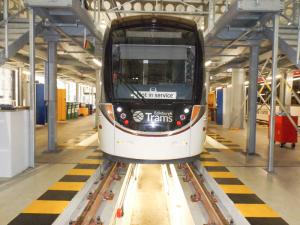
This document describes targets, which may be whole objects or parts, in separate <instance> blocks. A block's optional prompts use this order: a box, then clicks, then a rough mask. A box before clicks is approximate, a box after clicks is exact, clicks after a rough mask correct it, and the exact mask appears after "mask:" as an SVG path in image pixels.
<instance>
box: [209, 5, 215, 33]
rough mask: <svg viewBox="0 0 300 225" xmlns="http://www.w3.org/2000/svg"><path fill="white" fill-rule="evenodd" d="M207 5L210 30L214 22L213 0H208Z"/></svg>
mask: <svg viewBox="0 0 300 225" xmlns="http://www.w3.org/2000/svg"><path fill="white" fill-rule="evenodd" d="M208 7H209V9H208V31H210V30H211V29H212V28H213V27H214V24H215V1H214V0H209V5H208Z"/></svg>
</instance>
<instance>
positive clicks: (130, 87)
mask: <svg viewBox="0 0 300 225" xmlns="http://www.w3.org/2000/svg"><path fill="white" fill-rule="evenodd" d="M118 78H119V80H120V81H121V83H122V84H124V85H125V86H126V87H127V88H128V90H130V91H131V93H132V94H133V95H134V96H135V97H136V98H137V99H139V100H141V101H142V102H144V103H147V101H146V99H145V97H144V96H143V95H142V94H141V92H140V91H139V90H137V89H136V88H135V87H134V86H132V85H129V84H128V83H126V82H125V80H124V78H122V77H120V76H118Z"/></svg>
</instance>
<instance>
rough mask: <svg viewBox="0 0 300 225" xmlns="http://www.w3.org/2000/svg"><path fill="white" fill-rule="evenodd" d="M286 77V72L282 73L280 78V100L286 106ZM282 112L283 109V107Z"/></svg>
mask: <svg viewBox="0 0 300 225" xmlns="http://www.w3.org/2000/svg"><path fill="white" fill-rule="evenodd" d="M285 79H286V73H282V74H281V78H280V86H279V100H280V101H281V103H282V105H284V106H285V92H286V91H285V89H286V84H285ZM281 112H283V110H282V109H281Z"/></svg>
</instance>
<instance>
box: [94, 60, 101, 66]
mask: <svg viewBox="0 0 300 225" xmlns="http://www.w3.org/2000/svg"><path fill="white" fill-rule="evenodd" d="M93 62H94V63H95V64H96V65H97V66H99V67H101V66H102V62H101V61H99V60H98V59H96V58H93Z"/></svg>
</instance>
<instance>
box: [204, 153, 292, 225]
mask: <svg viewBox="0 0 300 225" xmlns="http://www.w3.org/2000/svg"><path fill="white" fill-rule="evenodd" d="M200 161H201V164H202V165H203V166H204V168H205V169H206V170H207V172H208V174H209V175H210V176H211V177H213V178H214V180H215V181H216V182H217V184H218V185H219V186H220V188H221V189H222V190H223V191H224V193H226V194H227V196H228V197H229V198H230V199H231V201H232V202H233V203H234V205H235V206H236V208H237V209H238V210H239V211H240V212H241V214H242V215H243V216H244V217H245V218H246V219H247V220H248V222H249V223H250V224H251V225H288V223H287V222H286V221H285V220H283V219H282V218H281V217H280V216H279V214H278V213H277V212H276V211H274V210H273V209H272V208H271V207H269V206H268V205H267V204H266V203H265V202H264V201H263V200H261V199H260V198H259V197H258V196H257V195H255V193H254V192H253V191H252V190H251V189H250V188H248V187H247V186H246V185H244V184H243V182H241V181H240V180H239V179H238V178H237V177H236V176H235V175H234V174H233V173H232V172H230V171H229V170H228V169H227V168H226V167H225V166H223V164H222V163H220V162H219V161H218V160H217V159H216V158H214V156H213V155H211V154H210V153H208V152H205V153H201V155H200Z"/></svg>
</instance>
